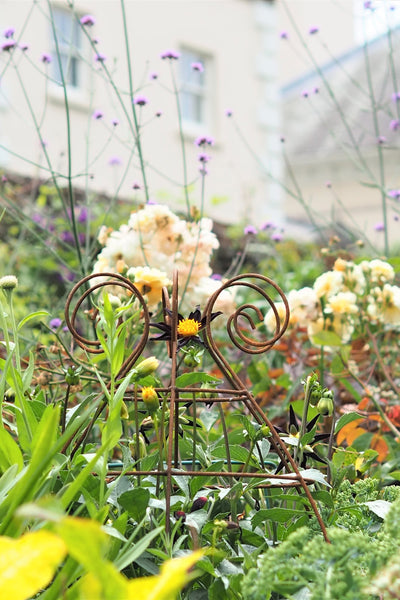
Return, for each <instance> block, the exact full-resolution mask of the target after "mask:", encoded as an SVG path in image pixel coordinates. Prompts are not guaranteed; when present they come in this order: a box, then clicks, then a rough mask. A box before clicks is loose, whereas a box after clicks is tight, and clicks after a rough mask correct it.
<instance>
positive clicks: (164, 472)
mask: <svg viewBox="0 0 400 600" xmlns="http://www.w3.org/2000/svg"><path fill="white" fill-rule="evenodd" d="M96 281H97V282H96ZM104 286H117V287H121V288H123V289H125V290H127V292H128V293H129V294H132V295H133V296H134V297H135V298H136V299H137V300H138V302H139V303H140V308H141V312H142V318H143V322H144V327H143V332H142V334H141V337H140V339H139V340H138V341H137V343H136V345H135V347H134V349H133V350H132V352H131V354H130V355H129V356H128V358H127V359H126V360H125V362H124V363H123V365H122V367H121V369H120V371H119V373H118V374H117V376H116V380H119V379H122V378H123V377H125V376H126V375H127V374H128V373H129V371H130V370H131V369H132V367H133V366H134V365H135V363H136V361H137V360H138V358H139V357H140V356H141V354H142V352H143V350H144V349H145V347H146V345H147V342H148V339H149V334H150V315H149V312H148V309H147V304H146V302H145V300H144V298H143V296H142V295H141V293H140V292H139V290H138V289H137V288H136V287H135V285H134V284H133V283H132V282H131V281H130V280H129V279H127V278H125V277H123V276H122V275H119V274H115V273H98V274H92V275H89V276H87V277H85V278H83V279H82V280H81V281H79V282H78V283H77V284H76V285H75V286H74V287H73V289H72V290H71V292H70V294H69V296H68V299H67V303H66V309H65V317H66V323H67V326H68V328H69V329H70V331H71V333H72V335H73V337H74V339H75V341H76V343H77V344H78V345H79V346H80V347H81V348H83V349H85V350H86V351H87V352H90V353H101V352H102V349H101V347H100V342H99V341H98V340H90V339H87V338H85V337H83V336H82V335H81V334H80V333H79V332H78V331H77V329H76V318H77V315H78V312H79V310H80V309H81V307H82V305H83V303H84V302H85V301H86V300H87V299H88V297H89V296H90V294H91V293H92V292H95V291H96V290H99V289H100V288H102V287H104ZM237 286H241V287H242V288H243V287H244V288H248V289H250V290H253V291H254V292H256V293H257V294H258V295H260V297H261V299H263V300H264V302H265V304H266V305H267V307H269V308H271V309H272V311H273V313H274V316H275V321H276V328H275V332H274V335H273V337H272V338H271V339H269V340H266V341H260V340H257V339H254V338H253V337H250V336H249V333H248V331H249V330H250V329H251V330H254V329H255V328H256V324H255V322H254V315H255V316H256V317H257V319H258V321H259V322H262V321H263V318H264V315H263V313H262V312H261V310H260V308H259V305H258V306H256V305H253V304H243V305H241V306H239V307H238V308H237V309H236V311H235V312H234V313H233V314H232V315H230V316H229V318H228V320H227V325H226V329H227V332H228V335H229V338H230V340H231V341H232V343H233V344H234V346H236V348H238V349H239V350H240V351H242V352H244V353H248V354H262V353H263V352H267V351H268V350H270V349H271V348H272V346H273V345H274V344H275V343H276V342H277V341H278V340H279V339H280V338H281V336H282V335H283V334H284V332H285V331H286V328H287V326H288V323H289V305H288V302H287V299H286V297H285V295H284V293H283V291H282V290H281V288H280V287H279V286H278V285H277V284H276V283H275V282H274V281H272V280H271V279H269V278H268V277H265V276H263V275H260V274H257V273H247V274H245V275H238V276H236V277H233V278H232V279H229V280H228V281H226V282H225V283H224V284H223V285H221V287H220V288H219V289H218V290H216V291H215V292H214V293H213V294H212V295H211V296H210V298H209V300H208V302H207V305H206V307H205V309H204V312H203V314H202V320H203V319H204V322H205V326H204V328H202V331H201V332H200V336H201V337H202V341H203V343H204V346H205V348H206V350H207V352H208V354H209V355H210V356H211V357H212V359H213V361H214V363H215V364H216V366H217V367H218V368H219V370H220V371H221V373H222V374H223V376H224V378H225V381H226V384H227V386H228V387H218V388H216V389H214V388H213V389H209V390H205V389H204V388H202V389H200V388H199V387H195V386H193V387H184V388H182V387H179V386H177V385H176V379H177V370H178V366H177V351H178V333H177V327H178V275H177V273H175V274H174V277H173V285H172V293H171V297H169V295H168V292H167V290H166V289H164V290H163V309H164V319H165V322H166V323H168V325H170V327H171V338H170V339H169V340H168V341H167V347H168V354H169V358H170V361H171V375H170V382H169V385H168V386H167V387H164V388H157V389H156V391H157V392H158V393H160V394H164V395H165V396H166V397H167V398H168V401H169V417H168V440H167V449H166V459H165V463H164V465H165V468H163V469H160V468H158V469H154V470H151V471H144V470H140V466H139V468H138V469H137V470H132V471H128V472H125V475H134V476H137V477H139V478H140V477H141V476H146V475H154V476H156V477H162V478H165V499H166V529H167V531H169V528H170V513H171V493H172V489H173V478H176V477H179V476H184V475H185V476H201V475H203V476H207V477H211V476H215V477H216V478H217V479H220V480H222V479H227V480H228V481H230V482H231V483H232V482H235V481H238V480H240V479H250V478H253V479H260V484H258V486H259V487H282V488H283V487H295V488H298V489H299V488H302V489H303V491H304V493H305V495H306V496H307V499H308V501H309V502H310V505H311V508H312V511H313V512H314V514H315V516H316V518H317V520H318V523H319V525H320V528H321V531H322V533H323V536H324V538H325V540H326V541H329V539H328V537H327V532H326V528H325V525H324V523H323V521H322V518H321V515H320V514H319V511H318V507H317V505H316V502H315V500H314V498H313V497H312V495H311V492H310V489H309V487H308V486H309V485H310V484H311V483H313V482H312V481H311V480H307V479H305V478H304V477H303V476H302V474H301V473H300V471H299V468H298V466H297V464H296V462H295V461H294V459H293V457H292V455H291V454H290V451H289V450H288V448H287V446H286V444H285V442H284V441H283V440H282V439H281V437H280V436H279V434H278V432H277V431H276V429H275V427H274V426H273V424H272V423H271V421H270V420H269V419H268V417H267V415H266V414H265V413H264V411H263V410H262V409H261V408H260V406H259V405H258V403H257V402H256V400H255V398H254V396H253V395H252V393H251V392H250V391H249V390H248V389H247V388H246V386H245V385H244V383H243V382H242V381H241V379H240V378H239V377H238V375H237V374H236V373H235V372H234V371H233V369H232V368H231V366H230V364H229V362H228V361H227V360H226V358H225V357H224V356H223V354H222V353H221V351H220V350H219V348H218V346H217V344H216V343H215V341H214V339H213V335H212V330H211V321H212V318H211V316H212V314H213V312H214V311H213V309H214V306H215V304H216V301H217V300H218V298H219V296H220V294H221V293H222V292H223V291H224V290H227V289H228V288H235V287H237ZM81 288H83V289H85V291H84V292H83V293H81V294H80V295H79V296H78V299H75V296H76V294H77V292H79V290H80V289H81ZM264 288H267V289H268V290H270V289H271V288H272V290H273V291H274V292H275V295H276V294H277V295H278V296H279V299H280V301H281V302H282V303H283V305H284V307H285V316H284V318H283V319H281V318H280V316H279V313H278V309H277V307H276V305H275V302H274V301H273V300H272V298H271V297H270V295H269V294H268V292H267V291H266V289H264ZM73 301H74V302H75V304H74V307H73V309H72V310H71V307H72V304H73ZM244 326H246V327H244ZM183 393H184V394H185V397H182V396H181V394H183ZM205 393H206V395H207V398H204V395H205ZM188 394H190V395H191V397H192V398H193V399H194V400H195V404H197V403H199V402H202V403H211V402H216V403H217V402H218V403H221V402H228V403H229V402H231V403H232V402H235V403H242V404H243V406H244V407H245V408H246V410H247V411H248V413H250V414H251V415H252V417H253V418H254V419H255V420H256V421H257V423H259V424H260V425H264V424H265V425H267V426H268V427H269V430H270V441H271V446H272V447H273V449H274V451H275V452H276V453H277V455H278V456H279V459H280V460H281V461H282V462H283V464H284V466H285V470H286V473H284V474H279V475H276V474H273V473H267V472H243V471H238V472H236V471H233V470H232V464H231V460H230V456H229V447H227V461H226V462H227V467H228V470H226V471H214V472H212V471H203V472H202V471H201V470H199V471H195V470H193V468H192V470H188V469H184V468H183V466H182V464H181V461H180V458H179V448H178V409H179V405H180V403H182V404H185V403H187V402H188ZM127 399H128V398H127ZM135 402H137V395H136V394H135ZM105 407H106V401H105V400H104V399H102V400H101V401H100V402H99V406H98V408H97V410H96V411H95V414H94V416H93V418H92V420H91V422H90V424H89V425H88V427H87V428H86V429H85V430H84V432H83V433H82V434H81V437H80V438H79V440H77V441H75V447H74V451H76V450H77V449H78V447H79V445H80V444H81V443H82V442H83V443H84V442H85V440H86V438H87V435H88V433H89V431H90V429H91V427H92V426H93V425H94V423H95V421H96V420H97V418H98V417H99V415H100V414H101V412H102V411H103V410H104V408H105ZM194 458H195V457H194ZM119 474H120V472H119V471H109V472H108V475H109V476H116V475H119Z"/></svg>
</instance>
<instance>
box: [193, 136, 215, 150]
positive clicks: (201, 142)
mask: <svg viewBox="0 0 400 600" xmlns="http://www.w3.org/2000/svg"><path fill="white" fill-rule="evenodd" d="M194 143H195V144H196V146H199V147H200V146H206V145H207V144H208V145H209V146H214V138H212V137H210V136H208V135H200V136H199V137H198V138H197V139H196V140H195V142H194Z"/></svg>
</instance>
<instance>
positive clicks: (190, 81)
mask: <svg viewBox="0 0 400 600" xmlns="http://www.w3.org/2000/svg"><path fill="white" fill-rule="evenodd" d="M179 62H180V83H181V85H180V90H181V91H180V101H181V110H182V119H183V121H185V122H188V123H193V124H198V125H205V124H207V121H208V118H207V117H208V115H207V112H208V110H207V109H208V106H207V80H208V78H209V73H208V67H209V63H210V61H209V60H208V58H207V57H206V56H205V55H204V54H200V53H198V52H194V51H192V50H186V49H184V50H181V58H180V61H179Z"/></svg>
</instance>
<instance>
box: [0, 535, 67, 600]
mask: <svg viewBox="0 0 400 600" xmlns="http://www.w3.org/2000/svg"><path fill="white" fill-rule="evenodd" d="M66 553H67V549H66V545H65V544H64V542H63V541H62V540H61V539H60V538H59V537H58V536H57V535H55V534H54V533H50V532H49V531H44V530H41V531H34V532H32V533H27V534H26V535H24V536H22V537H21V538H20V539H16V540H15V539H12V538H7V537H1V538H0V598H4V599H6V598H7V599H10V600H29V598H32V597H33V596H34V595H35V594H36V593H37V592H39V591H40V590H41V589H42V588H44V587H46V586H47V585H48V584H49V583H50V582H51V580H52V579H53V576H54V573H55V571H56V568H57V566H58V565H59V563H60V562H61V561H62V560H63V558H64V557H65V555H66Z"/></svg>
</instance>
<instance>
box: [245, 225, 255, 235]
mask: <svg viewBox="0 0 400 600" xmlns="http://www.w3.org/2000/svg"><path fill="white" fill-rule="evenodd" d="M243 233H244V234H245V235H257V229H256V228H255V227H254V225H246V227H245V228H244V229H243Z"/></svg>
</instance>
